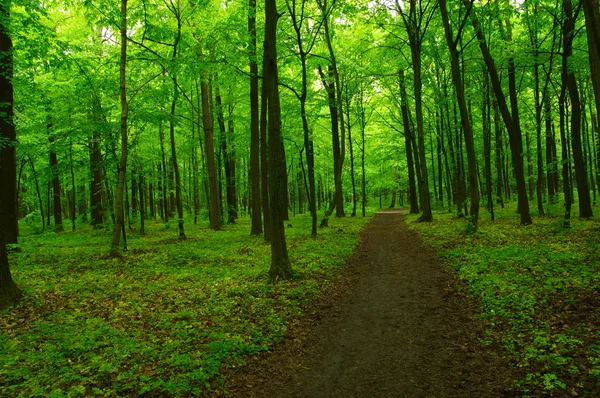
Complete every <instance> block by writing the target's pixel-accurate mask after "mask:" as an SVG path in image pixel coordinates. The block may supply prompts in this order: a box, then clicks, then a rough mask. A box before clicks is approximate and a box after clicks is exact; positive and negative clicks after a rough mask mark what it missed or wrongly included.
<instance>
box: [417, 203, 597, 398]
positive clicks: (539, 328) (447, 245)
mask: <svg viewBox="0 0 600 398" xmlns="http://www.w3.org/2000/svg"><path fill="white" fill-rule="evenodd" d="M573 209H574V211H575V212H576V211H577V207H576V206H574V207H573ZM495 210H496V221H494V222H492V221H490V217H489V213H488V212H486V211H483V210H482V212H481V214H480V223H479V224H480V226H479V230H478V231H477V232H476V233H467V231H468V226H467V221H466V220H465V219H459V218H457V217H456V215H455V214H451V213H448V212H441V211H440V212H435V213H434V223H433V224H427V223H417V222H415V221H416V218H417V217H416V216H410V217H408V220H407V221H408V223H409V226H410V228H412V229H415V230H417V231H418V232H419V233H420V235H421V236H422V237H423V238H424V239H425V241H426V243H427V244H429V245H431V246H433V247H435V248H436V249H437V250H438V251H439V253H440V254H441V256H442V258H443V259H444V260H445V261H446V263H447V264H448V266H449V267H451V268H452V269H454V270H455V271H456V273H457V274H458V276H459V277H460V278H461V279H462V280H463V281H464V282H465V286H466V289H467V291H468V292H469V294H470V295H471V297H472V298H474V300H475V301H476V302H477V303H478V305H479V317H480V319H481V320H482V322H484V324H485V325H486V327H487V336H486V338H485V342H486V343H488V344H491V343H499V344H500V345H501V347H502V353H503V355H505V356H506V357H507V358H508V359H509V361H510V363H511V364H513V365H514V366H515V367H516V368H517V369H518V372H517V374H518V378H517V380H515V384H516V387H517V388H518V389H520V390H521V391H522V392H523V394H524V396H540V395H542V394H567V395H573V396H575V395H595V396H597V395H598V394H599V393H600V285H599V282H600V240H599V227H600V223H599V222H598V221H597V220H579V219H577V218H574V219H573V220H572V227H571V228H564V227H563V221H562V216H560V215H559V211H560V208H559V206H558V205H557V206H555V208H553V209H551V210H552V211H553V214H556V216H550V217H534V219H533V221H534V224H533V225H530V226H519V218H518V215H517V214H516V204H510V205H508V206H507V208H505V209H495ZM595 212H596V214H600V209H598V208H596V209H595ZM575 214H576V213H575Z"/></svg>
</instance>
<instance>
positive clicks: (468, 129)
mask: <svg viewBox="0 0 600 398" xmlns="http://www.w3.org/2000/svg"><path fill="white" fill-rule="evenodd" d="M439 7H440V11H441V14H442V23H443V25H444V32H445V36H446V43H447V44H448V49H449V50H450V64H451V66H452V80H453V82H454V87H455V90H456V99H457V101H458V108H459V110H460V122H461V125H462V129H463V133H464V136H465V146H466V149H467V168H468V180H469V192H470V194H471V224H472V225H473V229H474V230H475V231H476V230H477V221H478V219H479V190H478V187H477V160H476V159H475V143H474V139H473V127H472V125H471V118H470V115H469V112H468V110H467V102H466V98H465V88H464V85H463V80H462V78H461V75H460V65H459V59H458V48H457V44H458V42H459V41H460V38H461V30H460V29H459V31H458V33H457V35H458V36H457V37H456V38H454V35H453V33H452V28H451V27H450V18H449V16H448V11H447V8H446V0H439Z"/></svg>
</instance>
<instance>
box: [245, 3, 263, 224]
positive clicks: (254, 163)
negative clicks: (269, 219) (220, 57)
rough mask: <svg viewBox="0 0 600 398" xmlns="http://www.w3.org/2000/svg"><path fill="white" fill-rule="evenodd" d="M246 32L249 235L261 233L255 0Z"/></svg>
mask: <svg viewBox="0 0 600 398" xmlns="http://www.w3.org/2000/svg"><path fill="white" fill-rule="evenodd" d="M248 4H249V8H248V33H249V34H250V50H249V59H250V192H251V195H252V196H251V199H250V208H251V213H252V228H251V230H250V234H251V235H260V234H261V233H262V212H261V202H260V190H261V186H260V130H259V118H258V113H259V107H258V63H257V59H256V48H257V45H256V0H249V2H248Z"/></svg>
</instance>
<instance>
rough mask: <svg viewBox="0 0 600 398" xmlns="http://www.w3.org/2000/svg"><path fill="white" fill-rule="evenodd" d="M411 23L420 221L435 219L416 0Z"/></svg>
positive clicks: (412, 6)
mask: <svg viewBox="0 0 600 398" xmlns="http://www.w3.org/2000/svg"><path fill="white" fill-rule="evenodd" d="M410 8H411V11H410V12H411V16H412V18H410V19H411V21H412V22H411V23H408V24H406V30H407V33H408V39H409V44H410V53H411V59H412V63H413V73H414V95H415V115H416V118H417V140H418V145H417V147H418V153H419V166H420V167H419V170H418V172H419V175H420V176H421V181H422V183H421V186H420V187H419V188H420V191H421V210H422V211H423V214H422V215H421V217H419V221H424V222H430V221H433V215H432V213H431V202H430V196H429V176H428V173H427V159H426V157H425V133H424V128H423V97H422V95H421V91H422V83H421V33H422V32H418V31H417V30H418V28H417V23H416V15H415V13H416V0H410Z"/></svg>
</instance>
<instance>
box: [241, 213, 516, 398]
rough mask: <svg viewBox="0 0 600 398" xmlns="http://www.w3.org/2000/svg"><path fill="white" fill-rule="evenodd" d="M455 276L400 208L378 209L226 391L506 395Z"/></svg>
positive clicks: (500, 370)
mask: <svg viewBox="0 0 600 398" xmlns="http://www.w3.org/2000/svg"><path fill="white" fill-rule="evenodd" d="M456 286H457V282H456V280H455V279H454V277H453V276H452V275H451V274H450V273H449V272H447V271H445V270H444V268H443V266H442V265H440V262H439V259H438V258H437V256H436V255H435V253H434V252H433V251H432V250H431V249H429V248H426V247H424V245H423V243H422V241H421V239H420V237H419V236H418V234H416V233H415V232H413V231H410V230H409V229H408V228H407V226H406V224H405V222H404V216H403V215H402V214H401V212H399V211H387V212H380V213H379V214H378V215H377V216H376V217H375V219H374V220H373V221H372V222H371V223H370V224H369V225H368V226H367V227H366V229H365V230H364V231H363V234H362V239H361V242H360V244H359V247H358V248H357V252H356V254H355V255H353V256H352V257H351V258H350V259H349V260H348V264H347V268H346V271H345V273H344V274H343V275H342V277H341V278H340V280H339V281H338V282H337V283H336V285H335V286H334V287H333V289H331V290H332V291H329V292H328V293H327V294H326V295H325V296H324V298H323V299H322V302H320V303H319V308H318V309H317V310H316V312H315V313H314V314H312V315H309V316H308V317H307V318H306V319H304V320H303V321H302V322H301V323H300V325H297V326H295V327H293V328H292V329H291V331H290V333H288V334H287V335H286V340H285V341H284V343H282V344H280V345H278V346H277V347H276V348H275V349H274V350H272V352H270V353H266V354H264V355H262V356H261V357H260V358H259V359H258V360H257V361H254V362H252V363H251V364H250V366H249V367H248V368H247V369H245V370H244V372H243V373H242V374H239V375H237V376H235V377H233V378H232V380H230V383H229V390H230V393H231V395H230V396H233V397H269V398H271V397H294V398H295V397H310V398H313V397H314V398H316V397H344V398H350V397H369V398H373V397H437V398H439V397H453V398H454V397H500V396H510V395H512V394H511V393H510V391H508V390H507V389H506V388H507V386H508V385H510V372H509V371H508V370H507V368H506V365H505V364H504V362H503V361H502V360H501V359H499V358H497V357H494V356H492V355H491V354H490V353H489V349H487V348H485V347H483V346H482V345H480V344H479V343H478V342H477V337H478V335H481V332H482V329H481V325H478V324H477V323H476V322H474V321H473V320H472V319H471V315H470V313H469V311H468V309H467V307H468V305H467V303H466V301H465V299H464V298H463V297H462V296H461V295H458V294H456Z"/></svg>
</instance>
